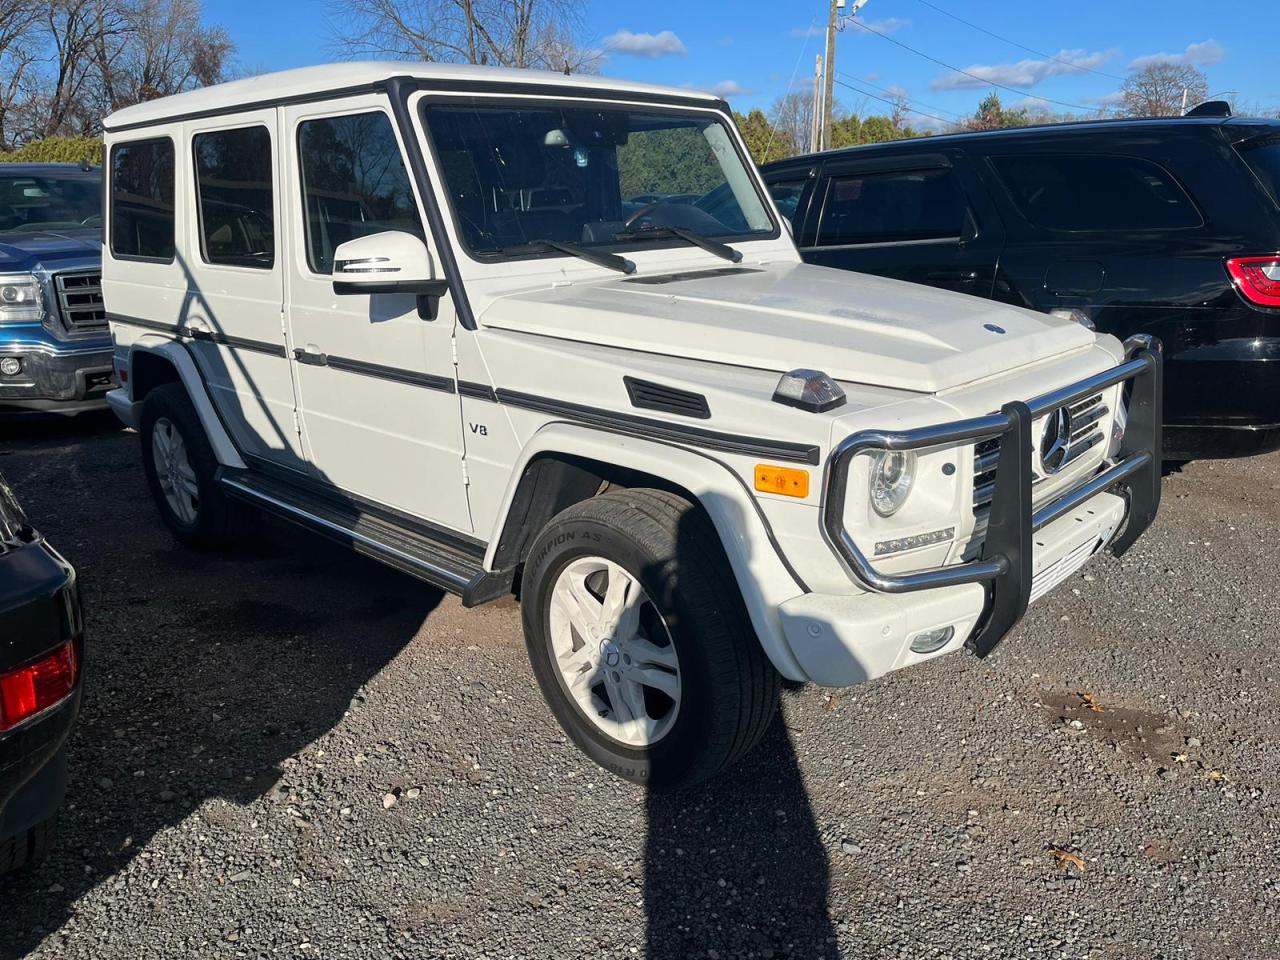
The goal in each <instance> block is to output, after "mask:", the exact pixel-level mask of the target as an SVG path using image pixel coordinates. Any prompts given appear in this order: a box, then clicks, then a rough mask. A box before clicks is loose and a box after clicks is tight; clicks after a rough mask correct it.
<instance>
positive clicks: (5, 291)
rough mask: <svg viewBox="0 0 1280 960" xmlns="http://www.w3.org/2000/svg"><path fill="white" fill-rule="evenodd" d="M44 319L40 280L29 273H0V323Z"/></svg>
mask: <svg viewBox="0 0 1280 960" xmlns="http://www.w3.org/2000/svg"><path fill="white" fill-rule="evenodd" d="M43 319H44V297H43V295H42V294H41V293H40V281H39V280H38V279H36V278H35V277H33V276H32V275H31V274H29V273H13V274H8V275H3V274H0V323H30V322H31V321H33V320H43Z"/></svg>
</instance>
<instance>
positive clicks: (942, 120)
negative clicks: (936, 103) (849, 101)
mask: <svg viewBox="0 0 1280 960" xmlns="http://www.w3.org/2000/svg"><path fill="white" fill-rule="evenodd" d="M833 79H834V78H833ZM834 82H835V83H838V84H839V85H840V86H842V87H848V88H849V89H850V90H853V91H854V92H855V93H860V94H862V95H863V96H864V97H870V98H871V99H872V100H879V101H881V102H882V103H887V104H890V105H891V106H895V107H896V106H897V105H898V101H897V100H890V99H889V98H888V97H878V96H876V95H875V94H874V93H868V92H867V91H866V90H862V89H860V88H858V87H855V86H854V85H853V84H852V83H845V82H844V81H843V80H835V81H834ZM902 99H903V100H904V101H905V102H906V103H907V106H910V105H911V102H910V101H909V100H907V99H906V97H903V98H902ZM911 112H912V113H914V114H917V115H918V116H921V117H928V118H929V119H930V120H937V121H938V122H939V123H953V122H954V121H952V120H947V119H945V118H943V117H935V116H934V115H933V114H932V113H925V112H924V111H923V110H914V109H913V110H912V111H911Z"/></svg>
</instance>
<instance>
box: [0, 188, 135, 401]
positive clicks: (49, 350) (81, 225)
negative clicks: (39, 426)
mask: <svg viewBox="0 0 1280 960" xmlns="http://www.w3.org/2000/svg"><path fill="white" fill-rule="evenodd" d="M113 378H114V372H113V370H112V350H111V334H110V332H109V331H108V329H107V314H106V311H105V309H104V308H103V303H102V171H101V170H100V169H99V168H98V167H89V166H83V167H82V166H77V165H76V164H71V163H5V164H0V415H4V414H13V413H30V412H33V411H34V412H37V413H61V414H72V413H81V412H83V411H86V410H95V409H104V408H105V407H106V396H107V391H108V390H109V389H110V388H111V387H112V386H113Z"/></svg>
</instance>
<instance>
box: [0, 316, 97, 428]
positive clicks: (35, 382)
mask: <svg viewBox="0 0 1280 960" xmlns="http://www.w3.org/2000/svg"><path fill="white" fill-rule="evenodd" d="M42 332H43V331H42ZM5 333H12V331H4V330H0V334H5ZM6 357H13V358H15V359H17V360H18V361H19V362H20V363H21V364H22V369H21V371H20V372H19V373H17V374H14V375H7V376H6V375H5V374H3V373H0V408H11V409H17V410H28V411H41V412H46V413H66V414H70V413H80V412H82V411H85V410H96V409H102V408H104V407H105V406H106V403H107V399H106V398H107V391H108V390H109V389H111V387H112V385H113V381H114V368H113V366H112V347H111V338H110V337H109V336H106V335H104V336H102V337H96V336H95V337H94V338H92V339H86V340H77V341H60V340H55V339H53V338H51V337H48V336H43V335H32V336H25V335H23V336H16V337H13V338H12V339H7V338H5V337H3V336H0V360H3V359H4V358H6Z"/></svg>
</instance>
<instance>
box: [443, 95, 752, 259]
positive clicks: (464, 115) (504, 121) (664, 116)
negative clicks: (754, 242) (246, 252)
mask: <svg viewBox="0 0 1280 960" xmlns="http://www.w3.org/2000/svg"><path fill="white" fill-rule="evenodd" d="M425 117H426V124H427V129H428V131H429V133H430V135H431V140H432V143H433V145H434V147H435V150H436V154H437V156H438V157H439V161H440V166H441V169H442V172H443V174H444V179H445V182H446V185H447V187H448V193H449V197H450V199H451V201H452V203H453V211H454V216H455V219H456V222H457V225H458V231H459V233H460V234H461V236H462V240H463V243H465V244H466V246H467V248H468V249H469V250H470V251H471V252H472V253H474V254H477V255H479V256H485V257H492V256H497V255H504V254H505V255H516V256H518V255H528V254H530V253H533V252H545V248H542V249H541V250H534V249H532V246H530V245H533V246H536V244H535V241H540V240H542V241H545V240H554V241H558V242H561V243H572V244H576V245H579V246H583V247H592V246H595V247H603V246H615V247H617V246H631V247H633V248H634V247H635V246H636V245H637V244H638V243H640V242H642V241H647V240H659V239H661V240H665V241H667V242H672V236H671V234H670V233H669V232H668V233H662V232H661V231H660V230H658V229H655V228H661V227H677V228H682V229H684V230H687V231H691V232H694V233H697V234H699V235H701V236H703V237H713V238H715V239H718V240H728V239H739V240H749V239H753V238H763V237H770V236H774V235H775V231H776V229H777V228H776V226H775V224H774V222H773V220H772V218H771V217H770V215H769V212H768V208H767V207H766V206H765V202H764V200H763V199H762V198H761V195H760V192H759V191H758V190H757V187H756V181H755V176H754V173H753V172H752V171H751V169H750V168H748V167H747V166H746V164H745V163H744V162H743V159H742V155H741V154H740V153H739V151H738V150H737V148H736V146H735V144H734V139H733V134H732V132H731V131H730V129H729V128H728V126H727V125H726V124H724V123H723V122H722V121H720V120H719V119H716V118H714V117H706V116H702V115H698V116H692V115H689V114H682V113H677V112H674V111H662V110H656V109H654V110H636V109H629V108H625V107H618V108H610V107H600V106H592V107H568V106H564V107H562V106H548V105H545V104H536V105H534V104H530V105H528V106H512V105H509V104H507V105H502V106H492V107H490V106H475V105H471V104H468V105H465V106H463V105H457V104H428V106H427V107H426V110H425ZM646 229H648V230H649V231H650V233H651V236H648V237H646V236H644V233H645V231H646ZM620 235H622V236H620ZM676 242H679V241H676ZM522 247H526V249H521V248H522Z"/></svg>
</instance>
